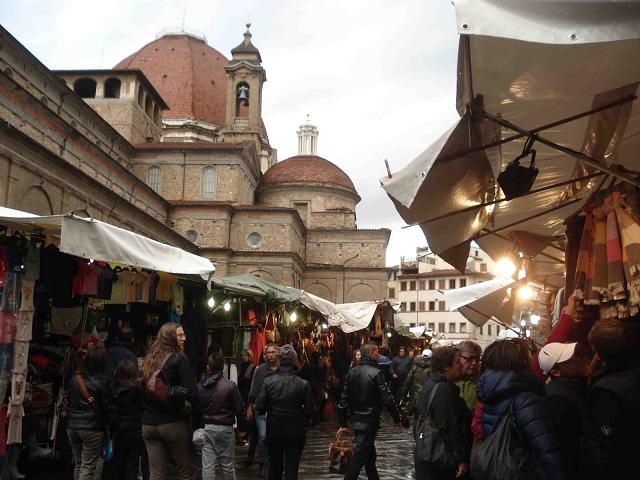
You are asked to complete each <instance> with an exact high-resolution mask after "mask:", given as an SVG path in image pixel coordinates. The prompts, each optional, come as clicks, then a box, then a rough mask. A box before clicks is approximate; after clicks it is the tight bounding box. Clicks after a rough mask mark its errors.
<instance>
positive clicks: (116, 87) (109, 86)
mask: <svg viewBox="0 0 640 480" xmlns="http://www.w3.org/2000/svg"><path fill="white" fill-rule="evenodd" d="M121 86H122V83H121V82H120V80H119V79H117V78H107V81H106V82H104V98H120V87H121Z"/></svg>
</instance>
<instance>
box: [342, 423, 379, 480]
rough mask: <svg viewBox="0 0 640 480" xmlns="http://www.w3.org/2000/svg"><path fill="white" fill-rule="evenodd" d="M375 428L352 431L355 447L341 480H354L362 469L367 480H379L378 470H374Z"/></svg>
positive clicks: (376, 431) (376, 430)
mask: <svg viewBox="0 0 640 480" xmlns="http://www.w3.org/2000/svg"><path fill="white" fill-rule="evenodd" d="M376 433H378V429H377V428H376V427H373V426H371V427H369V428H367V429H365V430H355V429H354V430H353V436H354V441H355V445H356V449H355V452H354V453H353V457H352V458H351V462H350V463H349V466H348V467H347V471H346V472H344V479H343V480H356V479H357V478H358V475H360V470H362V467H364V470H365V472H367V478H368V479H369V480H380V476H379V475H378V469H377V468H376V446H375V443H374V442H375V440H376Z"/></svg>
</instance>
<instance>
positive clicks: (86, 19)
mask: <svg viewBox="0 0 640 480" xmlns="http://www.w3.org/2000/svg"><path fill="white" fill-rule="evenodd" d="M1 3H2V4H3V5H2V8H1V9H0V23H1V24H2V25H3V26H4V27H5V28H6V29H7V30H9V32H10V33H11V34H12V35H14V36H15V37H16V38H17V39H18V40H19V41H20V42H22V43H23V44H24V45H25V46H26V47H27V48H28V49H29V50H30V51H31V52H32V53H33V54H35V55H36V56H37V57H38V58H39V59H40V60H41V61H42V62H43V63H44V64H45V65H46V66H47V67H49V68H51V69H68V68H110V67H113V66H114V65H115V64H116V63H118V62H119V61H120V60H122V59H123V58H125V57H126V56H128V55H129V54H131V53H133V52H134V51H136V50H138V49H139V48H140V47H142V46H143V45H145V44H146V43H149V42H150V41H152V40H153V39H154V38H155V37H156V35H157V34H158V32H160V31H162V30H163V29H166V28H172V27H173V28H174V29H175V28H176V27H177V28H180V27H181V26H182V24H183V21H184V26H185V27H186V28H187V29H193V30H196V31H200V32H202V33H204V34H205V35H206V37H207V40H208V43H209V45H211V46H212V47H214V48H216V49H217V50H219V51H220V52H222V53H223V54H225V55H226V56H227V57H230V53H229V51H230V50H231V48H233V47H235V46H236V45H237V44H238V43H240V41H241V40H242V33H243V31H244V24H245V23H246V21H247V19H249V20H250V21H251V23H252V27H251V31H252V33H253V42H254V44H255V45H256V46H257V47H258V48H259V49H260V52H261V54H262V58H263V65H264V67H265V68H266V70H267V78H268V81H267V83H266V84H265V88H264V94H263V95H264V96H263V98H264V100H263V102H264V104H263V105H264V106H263V109H264V110H263V118H264V119H265V123H266V126H267V130H268V132H269V138H270V141H271V144H272V146H274V147H275V148H277V149H278V157H279V159H280V160H283V159H285V158H288V157H290V156H292V155H295V154H296V153H297V152H296V148H297V138H296V129H297V127H298V125H300V124H301V123H303V121H304V118H305V115H306V114H310V115H311V120H312V122H313V123H314V124H315V125H317V126H318V129H319V131H320V137H319V140H318V154H319V155H320V156H322V157H324V158H327V159H328V160H330V161H332V162H333V163H335V164H337V165H338V166H340V167H341V168H342V169H343V170H344V171H345V172H347V174H349V175H350V176H351V178H352V179H353V181H354V183H355V186H356V189H357V190H358V192H359V194H360V196H361V197H362V202H361V203H360V204H359V206H358V211H357V217H358V226H359V227H360V228H376V227H386V228H391V229H392V230H393V233H392V236H391V244H390V246H389V249H388V252H387V264H389V265H393V264H397V263H398V260H399V257H400V256H401V255H405V256H414V255H415V247H416V246H417V245H424V244H425V240H424V237H423V236H422V233H421V232H420V231H419V229H417V228H410V229H402V228H401V226H402V225H403V222H402V220H401V219H400V217H399V215H398V214H397V213H396V211H395V208H394V207H393V205H392V203H391V201H390V200H389V199H388V198H387V196H386V194H385V193H384V191H383V190H382V189H381V188H380V183H379V180H378V179H379V178H380V177H382V176H384V175H385V174H386V170H385V167H384V159H385V158H386V159H388V160H389V163H390V164H391V169H392V171H394V170H399V169H400V168H402V167H403V166H404V165H406V164H407V163H408V162H409V161H411V160H412V159H413V158H414V157H415V156H416V155H418V154H419V153H420V152H421V151H422V150H424V148H426V147H427V145H428V144H429V143H431V142H432V141H433V140H434V139H435V138H436V137H438V136H439V135H440V134H441V133H442V132H444V131H445V130H446V129H448V127H449V126H450V125H451V124H452V122H453V121H455V119H456V118H457V115H456V113H455V108H454V107H455V80H456V71H455V68H456V51H457V41H458V37H457V33H456V25H455V15H454V13H455V12H454V7H453V5H452V4H451V2H450V1H449V0H428V1H424V0H402V1H400V0H370V1H364V0H348V1H345V0H315V1H313V0H233V1H232V0H226V1H224V0H208V1H200V0H188V1H187V0H174V1H170V0H109V1H104V0H102V1H94V0H55V1H53V0H49V1H45V0H21V1H20V2H9V1H8V0H2V1H1ZM183 19H184V20H183Z"/></svg>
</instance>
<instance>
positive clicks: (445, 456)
mask: <svg viewBox="0 0 640 480" xmlns="http://www.w3.org/2000/svg"><path fill="white" fill-rule="evenodd" d="M438 387H440V383H436V385H435V386H434V387H433V389H432V390H431V394H430V395H429V401H428V402H427V409H426V411H425V412H424V414H422V413H421V414H420V415H418V420H417V422H416V429H415V433H414V435H415V441H416V446H415V458H416V459H417V460H418V461H420V462H423V463H428V464H429V465H431V466H432V467H434V468H435V469H436V470H450V469H452V468H455V467H456V465H457V462H456V460H455V459H454V458H452V456H451V454H449V452H447V449H446V448H445V446H444V441H443V440H442V436H441V435H440V432H439V431H438V428H437V427H436V426H435V425H434V424H433V421H432V419H431V404H432V402H433V397H434V396H435V394H436V391H437V390H438ZM505 478H508V477H505Z"/></svg>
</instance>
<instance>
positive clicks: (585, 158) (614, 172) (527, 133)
mask: <svg viewBox="0 0 640 480" xmlns="http://www.w3.org/2000/svg"><path fill="white" fill-rule="evenodd" d="M482 115H483V116H484V117H485V118H487V119H488V120H491V121H492V122H494V123H497V124H498V125H500V126H503V127H505V128H509V129H511V130H513V131H516V132H518V133H520V134H522V135H525V136H531V137H534V138H535V140H536V141H537V142H540V143H542V144H543V145H547V146H548V147H551V148H553V149H555V150H558V151H560V152H562V153H564V154H566V155H569V156H570V157H574V158H576V159H578V160H580V161H582V162H584V163H586V164H587V165H590V166H592V167H593V168H596V169H598V170H600V171H602V172H606V173H608V174H609V175H613V176H614V177H617V178H619V179H620V180H624V181H625V182H627V183H630V184H631V185H635V186H636V187H640V180H636V179H635V178H633V177H630V176H628V175H626V174H625V173H622V172H620V171H618V170H617V169H615V168H612V167H607V166H606V165H603V164H602V163H600V162H599V161H598V160H595V159H593V158H591V157H589V156H588V155H585V154H584V153H582V152H578V151H577V150H573V149H571V148H568V147H563V146H562V145H558V144H557V143H555V142H552V141H551V140H547V139H546V138H543V137H540V136H538V135H537V134H535V133H533V132H531V131H529V130H525V129H524V128H521V127H518V126H517V125H514V124H513V123H511V122H510V121H508V120H505V119H503V118H500V117H498V116H496V115H492V114H490V113H487V112H486V111H485V112H483V113H482Z"/></svg>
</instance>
